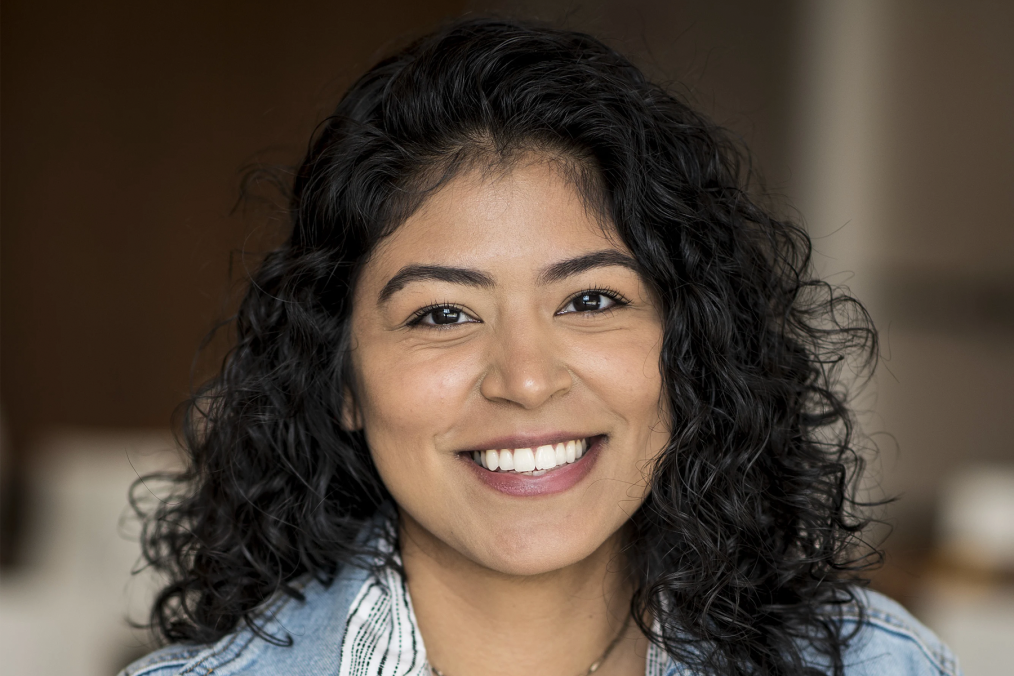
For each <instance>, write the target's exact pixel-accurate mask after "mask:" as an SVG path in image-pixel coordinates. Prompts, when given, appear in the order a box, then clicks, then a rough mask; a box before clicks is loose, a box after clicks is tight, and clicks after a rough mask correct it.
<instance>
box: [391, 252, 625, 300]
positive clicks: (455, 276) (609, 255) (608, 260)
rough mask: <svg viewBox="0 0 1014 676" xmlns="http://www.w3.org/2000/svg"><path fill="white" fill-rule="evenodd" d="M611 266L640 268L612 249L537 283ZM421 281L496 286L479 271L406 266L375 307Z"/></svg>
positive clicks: (560, 267) (567, 264)
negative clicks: (412, 283)
mask: <svg viewBox="0 0 1014 676" xmlns="http://www.w3.org/2000/svg"><path fill="white" fill-rule="evenodd" d="M614 265H618V266H621V267H624V268H628V269H630V270H633V271H634V272H638V273H639V272H640V266H639V265H638V264H637V261H636V260H634V259H633V257H631V256H628V255H627V254H625V253H622V252H620V251H616V250H615V249H605V250H603V251H595V252H593V253H589V254H584V255H583V256H577V257H575V258H568V259H567V260H564V261H560V262H559V263H554V264H552V265H550V266H549V267H548V268H546V269H545V270H543V271H542V272H541V273H539V277H538V280H537V283H538V284H540V285H542V284H551V283H553V282H558V281H560V280H562V279H566V278H567V277H572V276H574V275H578V274H580V273H582V272H585V271H587V270H593V269H595V268H604V267H610V266H614ZM424 280H435V281H438V282H450V283H451V284H462V285H465V286H474V287H477V288H482V289H491V288H493V287H494V286H496V282H494V281H493V278H492V277H490V276H489V275H487V274H486V273H484V272H480V271H479V270H472V269H470V268H455V267H449V266H445V265H406V266H405V267H403V268H402V269H401V270H399V271H398V272H397V273H396V274H395V275H394V276H393V277H391V279H389V280H388V282H387V284H385V285H384V288H383V289H381V290H380V295H379V296H378V297H377V303H378V304H382V303H385V302H386V301H387V300H388V299H390V297H391V296H393V295H394V294H395V293H397V292H398V291H401V290H402V289H403V288H405V286H407V285H408V284H409V283H411V282H418V281H424Z"/></svg>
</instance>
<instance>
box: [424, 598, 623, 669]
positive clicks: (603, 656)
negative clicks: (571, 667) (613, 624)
mask: <svg viewBox="0 0 1014 676" xmlns="http://www.w3.org/2000/svg"><path fill="white" fill-rule="evenodd" d="M628 624H630V614H629V613H628V614H627V619H625V620H623V626H622V627H620V631H619V633H617V634H616V638H614V639H613V640H612V641H610V643H609V645H607V646H606V651H605V652H604V653H602V654H601V655H600V656H599V658H598V659H597V660H595V661H594V662H592V665H591V666H590V667H588V669H587V670H585V671H582V672H581V673H580V674H578V676H589V675H590V674H594V673H595V672H596V671H598V669H599V667H601V666H602V663H603V662H605V661H606V658H608V657H609V653H611V652H613V648H615V647H616V644H617V643H619V642H620V639H621V638H623V634H624V633H625V632H626V631H627V625H628ZM430 672H431V673H432V674H433V676H446V674H444V672H442V671H440V670H439V669H437V667H436V665H434V664H430Z"/></svg>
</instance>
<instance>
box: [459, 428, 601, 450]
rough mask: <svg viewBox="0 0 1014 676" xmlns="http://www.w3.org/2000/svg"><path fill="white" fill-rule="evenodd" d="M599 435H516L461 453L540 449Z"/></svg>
mask: <svg viewBox="0 0 1014 676" xmlns="http://www.w3.org/2000/svg"><path fill="white" fill-rule="evenodd" d="M594 436H599V435H597V434H584V433H581V432H550V433H533V434H516V435H514V436H510V437H497V438H495V439H488V440H486V441H483V442H480V444H477V445H475V446H471V447H469V448H467V449H464V450H463V451H461V452H462V453H464V452H470V451H487V450H500V449H504V448H509V449H511V450H514V449H516V448H538V447H539V446H552V445H555V444H559V443H561V442H567V441H572V440H573V441H577V440H578V439H589V438H591V437H594Z"/></svg>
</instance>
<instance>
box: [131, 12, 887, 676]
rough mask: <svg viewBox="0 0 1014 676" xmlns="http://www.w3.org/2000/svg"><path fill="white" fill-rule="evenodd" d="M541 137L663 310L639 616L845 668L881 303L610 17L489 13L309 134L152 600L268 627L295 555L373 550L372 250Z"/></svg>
mask: <svg viewBox="0 0 1014 676" xmlns="http://www.w3.org/2000/svg"><path fill="white" fill-rule="evenodd" d="M531 152H541V153H549V154H551V155H554V156H556V157H559V158H563V159H565V160H566V161H567V163H569V166H572V167H574V168H576V170H575V171H574V172H572V175H573V177H574V179H575V181H577V182H578V184H579V186H580V187H581V190H582V193H583V194H584V195H585V196H586V198H587V199H588V200H589V204H591V205H592V206H594V207H595V208H596V209H597V210H598V211H599V213H601V215H602V216H603V217H604V222H607V223H609V224H610V227H612V228H614V230H615V232H616V233H617V234H618V236H619V237H620V238H621V239H622V241H623V242H624V243H625V244H626V246H627V247H629V249H630V250H631V252H632V253H633V255H634V256H635V258H636V259H637V260H638V261H639V263H640V265H641V267H642V271H641V272H642V275H643V276H644V278H645V279H646V280H647V281H648V282H649V283H650V284H651V285H652V287H653V288H654V291H655V293H656V296H657V300H658V303H659V308H660V312H661V314H662V318H663V324H664V343H663V349H662V356H661V363H660V364H659V368H660V370H661V373H662V376H663V383H664V385H663V398H664V401H663V402H661V405H663V406H664V407H665V410H666V412H667V415H669V416H670V418H671V425H672V427H671V428H672V434H671V438H670V440H669V443H668V445H667V446H666V448H665V449H664V451H663V452H662V453H661V455H660V456H659V457H658V459H657V460H656V461H655V463H654V466H653V467H652V468H651V472H650V477H649V480H650V489H651V490H650V494H649V496H648V498H647V499H646V501H645V503H644V504H643V506H642V507H641V509H640V510H639V511H638V512H637V513H636V514H634V516H633V517H632V518H631V520H630V522H629V524H628V526H627V531H626V532H627V538H626V547H625V553H626V560H627V565H628V566H629V574H630V576H631V579H632V580H634V583H635V587H636V589H637V592H636V594H635V596H634V599H633V602H632V608H631V612H632V613H633V616H634V618H635V620H636V621H637V622H638V623H639V624H640V625H641V629H642V631H644V633H645V634H646V635H647V636H649V637H650V638H651V640H653V641H655V642H656V643H657V644H659V645H660V646H662V647H664V648H665V650H667V651H668V653H669V654H670V655H672V656H673V658H675V659H676V660H678V661H682V662H683V663H685V664H687V665H690V666H692V667H696V668H697V669H699V670H701V672H702V673H716V674H719V673H720V674H790V673H805V672H806V670H807V669H808V668H810V666H812V664H813V659H812V656H813V655H814V654H815V655H817V656H819V657H820V658H821V659H822V660H823V662H822V663H823V664H825V665H826V667H825V668H830V669H831V671H832V672H834V673H839V674H840V673H841V672H842V661H841V653H842V650H843V648H844V646H845V645H846V643H847V641H848V640H849V636H846V635H843V634H842V628H841V624H840V622H839V621H838V619H837V618H839V617H840V614H839V613H840V611H841V609H842V608H843V607H844V605H845V604H848V603H854V602H855V600H856V599H855V597H854V592H853V589H854V585H855V584H856V582H857V581H858V580H860V578H859V575H860V574H861V571H862V570H863V569H864V567H866V566H868V565H869V564H870V563H871V561H873V560H875V559H877V556H878V555H877V553H876V552H875V551H872V550H869V549H868V548H866V547H865V545H864V544H863V543H862V541H861V539H860V534H861V530H862V528H863V526H864V525H865V522H864V521H862V520H861V519H860V518H859V516H858V515H857V511H858V508H859V507H860V505H858V504H857V502H856V501H855V498H854V496H855V488H856V481H857V478H858V476H859V473H860V471H861V468H862V460H861V457H860V456H859V454H858V453H857V452H856V450H855V444H856V442H855V438H854V422H853V417H852V415H851V413H850V410H849V408H848V399H847V391H846V388H845V386H844V385H843V384H842V382H841V369H842V364H843V363H844V360H845V359H846V358H847V357H848V356H849V355H858V356H859V357H860V358H861V359H862V360H863V362H862V363H863V364H864V365H865V366H867V367H872V365H873V361H874V359H875V355H876V335H875V333H874V332H873V329H872V328H871V325H870V322H869V319H868V316H867V315H866V313H865V311H864V310H863V308H862V306H861V305H859V304H858V303H857V302H856V301H854V300H853V299H851V298H849V297H848V296H846V295H843V294H841V293H839V292H838V291H837V290H835V289H833V288H831V287H829V286H827V285H826V284H823V283H821V282H820V281H818V280H816V279H814V278H813V277H812V275H811V272H810V242H809V239H808V237H807V235H806V234H805V233H804V232H803V231H802V230H801V229H800V228H798V227H797V226H795V225H793V224H792V223H789V222H786V221H783V220H779V219H777V218H775V217H773V216H772V215H771V214H770V213H768V212H767V211H765V209H764V208H763V207H762V206H760V205H759V204H758V202H757V201H756V200H755V199H754V198H752V197H751V195H750V194H749V193H748V188H749V184H750V180H751V179H750V176H749V175H748V174H749V172H748V171H747V170H746V169H745V161H744V158H745V157H746V156H745V154H744V152H743V151H742V150H741V149H740V148H739V146H738V145H737V144H736V143H735V142H733V141H732V140H731V139H730V138H729V136H728V135H727V134H726V133H725V132H724V131H723V130H722V129H720V128H718V127H716V126H715V125H714V124H713V123H711V122H710V121H709V120H707V119H706V118H705V117H703V116H702V115H700V114H698V113H696V112H695V111H693V110H692V109H691V108H690V107H689V106H688V105H686V104H685V103H684V102H683V101H681V100H680V99H679V98H678V97H676V96H675V95H673V94H672V93H670V92H667V91H665V90H664V89H662V88H660V87H658V86H656V85H653V84H651V83H650V82H648V81H646V79H645V78H644V76H643V75H642V74H641V72H640V71H639V70H638V69H636V68H635V67H634V66H633V65H631V64H630V63H629V62H628V61H627V60H626V59H624V58H623V57H622V56H620V55H618V54H617V53H615V52H614V51H612V50H611V49H609V48H608V47H606V46H605V45H603V44H602V43H601V42H599V41H597V40H595V39H594V38H591V37H589V36H587V35H583V34H580V33H574V32H568V31H560V30H554V29H550V28H544V27H533V26H531V25H527V24H522V23H515V22H506V21H497V20H489V19H471V20H464V21H458V22H456V23H453V24H451V25H449V26H447V27H445V28H444V29H442V30H440V31H438V32H436V33H434V34H432V35H430V36H428V37H425V38H423V39H421V40H419V41H418V42H416V43H414V44H413V45H411V46H410V47H408V48H407V49H405V50H403V51H402V52H400V53H398V54H397V55H395V56H393V57H391V58H389V59H387V60H385V61H383V62H381V63H379V64H377V65H376V66H374V67H373V68H372V69H370V71H369V72H367V73H366V74H365V75H363V76H362V77H361V78H360V79H359V80H358V81H357V82H356V83H355V84H354V85H353V86H352V87H351V88H350V90H349V91H348V92H347V93H346V94H345V96H344V97H343V99H342V101H341V102H340V104H339V105H338V108H337V110H336V111H335V113H334V114H333V115H332V116H331V117H330V118H328V119H327V120H326V122H325V123H324V124H323V125H322V126H321V128H320V131H319V132H318V133H317V135H316V138H315V140H314V141H313V143H312V144H311V147H310V149H309V152H308V154H307V156H306V158H305V160H304V161H303V163H302V165H301V166H300V168H299V169H298V172H297V173H296V175H295V178H294V181H293V184H292V188H291V195H290V217H291V233H290V234H289V236H288V239H287V240H286V241H285V242H284V244H283V245H281V246H280V247H279V248H278V249H277V250H275V251H273V252H271V253H270V254H269V255H268V256H267V257H266V259H265V260H264V262H263V264H262V265H261V266H260V268H259V269H258V270H257V271H256V273H255V274H254V275H253V276H252V278H251V280H250V283H249V288H248V291H247V292H246V296H245V298H244V300H243V301H242V304H241V306H240V308H239V311H238V313H237V314H236V316H235V318H234V329H235V335H236V342H235V346H234V347H233V348H232V350H231V352H230V353H229V355H228V357H227V358H226V360H225V361H224V364H223V367H222V370H221V373H220V374H219V375H218V376H217V377H216V378H215V379H214V380H213V381H211V382H210V383H208V384H207V385H206V386H204V387H203V389H202V390H200V391H199V392H198V393H197V394H196V395H195V396H194V398H193V400H192V401H191V403H190V405H189V409H188V410H187V414H186V417H185V420H184V425H183V435H184V436H183V439H184V446H185V448H186V449H187V451H188V453H189V459H190V464H189V468H188V469H187V471H186V472H185V473H184V474H183V475H181V476H179V477H177V481H178V482H179V486H181V487H182V491H181V494H180V496H179V498H178V499H177V500H174V501H168V502H164V503H162V504H161V505H160V506H159V507H158V508H156V509H155V510H153V511H150V512H148V513H147V514H146V518H147V520H146V522H145V531H144V535H143V545H144V553H145V557H146V559H147V561H148V562H149V564H150V565H151V566H153V567H155V568H156V569H157V570H159V571H161V572H163V573H164V574H165V575H167V577H168V579H169V584H168V585H167V586H166V587H165V588H164V589H163V590H162V592H161V594H160V595H159V596H158V598H157V599H156V601H155V605H154V608H153V611H152V624H153V625H154V627H156V628H157V629H158V630H159V631H160V632H161V634H162V636H163V637H164V638H166V639H169V640H178V641H196V642H210V641H213V640H216V639H217V638H219V637H221V636H223V635H224V634H226V633H228V632H229V631H231V630H233V629H234V628H235V627H236V625H237V624H238V623H241V622H245V623H247V624H249V625H251V626H253V627H255V628H256V627H257V626H258V624H257V617H258V613H259V611H261V610H262V609H263V606H264V604H265V603H266V601H267V600H268V599H270V598H271V597H272V596H274V595H277V594H278V593H287V594H291V595H294V596H297V597H298V596H299V591H298V587H297V585H296V584H295V581H296V580H298V579H300V578H305V577H307V576H313V577H315V578H317V579H319V580H321V581H322V582H324V583H325V584H327V583H330V582H331V581H332V580H333V579H334V577H335V575H336V574H337V573H338V571H339V570H340V569H341V567H342V566H347V565H366V564H364V563H363V561H370V560H372V559H371V558H370V557H371V556H372V555H373V553H371V552H369V551H366V549H365V545H364V544H363V543H359V542H357V540H356V535H357V533H359V532H360V530H361V529H362V528H363V527H364V524H366V523H367V522H368V520H369V519H370V517H371V515H373V514H374V513H375V511H376V510H377V509H378V506H380V505H381V504H382V503H383V502H384V501H386V500H388V499H389V495H388V494H387V491H386V490H385V488H384V486H383V484H382V483H381V481H380V478H379V476H378V474H377V472H376V470H375V468H374V466H373V464H372V461H371V459H370V455H369V452H368V449H367V448H366V445H365V443H364V440H363V438H362V435H361V434H359V433H355V432H347V431H345V430H344V429H343V427H342V425H341V416H342V411H343V410H344V409H343V407H344V406H346V405H347V403H348V402H347V398H348V397H350V396H351V393H353V392H354V391H355V383H354V382H353V380H352V373H351V371H350V368H349V360H348V340H349V339H348V336H349V321H350V309H351V296H352V290H353V287H354V284H355V281H356V274H357V272H358V270H359V268H360V266H361V265H362V263H363V262H364V261H365V260H366V258H367V257H368V256H369V254H370V252H371V250H372V249H373V247H374V246H375V245H376V243H377V242H378V241H379V240H381V239H382V238H383V237H384V236H386V235H387V234H389V233H390V232H391V231H392V230H393V229H394V228H396V227H397V226H398V224H399V223H400V222H402V221H403V220H404V218H405V217H406V216H407V215H408V214H410V213H411V212H412V210H413V209H415V208H416V207H417V206H418V205H419V203H420V202H421V201H422V200H423V199H425V196H426V195H427V194H429V193H430V192H431V191H432V190H434V189H436V188H438V187H439V186H440V185H442V184H443V183H444V182H446V181H447V180H448V179H449V178H451V177H453V176H454V175H456V174H457V173H459V172H461V171H463V170H465V169H466V168H469V167H475V166H477V165H483V166H487V167H493V166H500V167H503V168H509V164H510V162H511V161H513V160H515V159H516V158H518V157H520V156H521V155H523V154H525V153H531ZM645 617H651V618H654V619H655V623H654V624H651V623H645V622H644V620H643V618H645ZM266 638H268V639H270V640H278V641H283V640H290V639H286V638H285V637H270V636H269V637H266ZM807 656H809V657H807ZM808 665H810V666H808Z"/></svg>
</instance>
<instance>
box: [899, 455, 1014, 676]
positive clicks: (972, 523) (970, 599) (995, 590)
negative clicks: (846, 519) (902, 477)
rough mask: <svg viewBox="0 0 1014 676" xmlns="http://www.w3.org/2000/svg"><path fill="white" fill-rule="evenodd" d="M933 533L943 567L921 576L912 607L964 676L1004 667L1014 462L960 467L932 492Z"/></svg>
mask: <svg viewBox="0 0 1014 676" xmlns="http://www.w3.org/2000/svg"><path fill="white" fill-rule="evenodd" d="M939 504H940V508H939V520H938V522H937V535H938V538H939V548H940V552H941V554H943V557H944V561H945V562H946V566H945V567H944V568H943V569H941V570H939V571H937V572H936V573H935V574H932V575H930V577H929V578H928V579H927V580H926V581H925V583H924V589H923V590H922V592H921V594H920V599H919V602H918V610H919V614H920V616H921V617H922V619H923V620H924V621H925V622H926V624H927V625H928V626H930V627H931V628H932V629H933V630H934V631H936V632H937V634H938V635H939V636H940V638H941V639H943V641H944V642H945V643H947V644H948V645H949V646H950V647H951V650H953V651H954V653H955V654H956V655H957V656H958V659H959V660H960V661H961V667H962V669H963V670H964V672H965V674H966V676H1007V675H1008V674H1010V673H1011V666H1010V642H1011V637H1014V586H1012V585H1011V584H1009V583H1008V584H1004V583H1003V582H1002V580H1003V579H1004V578H1005V577H1007V576H1008V575H1009V573H1010V572H1011V571H1014V466H1005V465H995V466H989V465H979V466H972V467H968V468H966V469H963V470H961V471H960V472H958V473H957V474H955V475H954V476H953V477H952V478H951V479H950V480H949V481H948V482H947V483H946V485H945V486H944V488H943V490H942V491H941V496H940V503H939Z"/></svg>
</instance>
